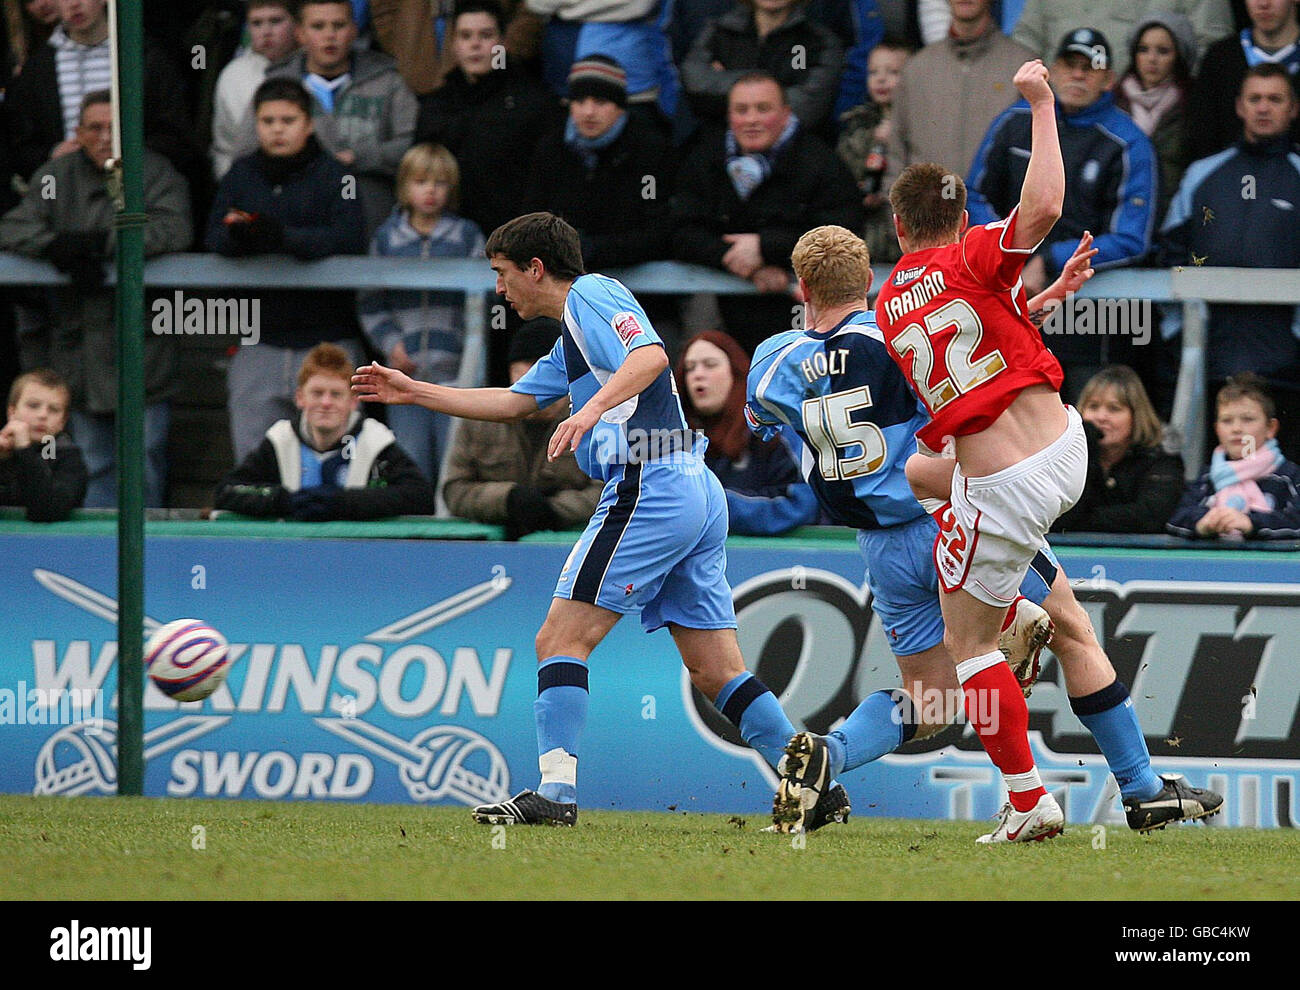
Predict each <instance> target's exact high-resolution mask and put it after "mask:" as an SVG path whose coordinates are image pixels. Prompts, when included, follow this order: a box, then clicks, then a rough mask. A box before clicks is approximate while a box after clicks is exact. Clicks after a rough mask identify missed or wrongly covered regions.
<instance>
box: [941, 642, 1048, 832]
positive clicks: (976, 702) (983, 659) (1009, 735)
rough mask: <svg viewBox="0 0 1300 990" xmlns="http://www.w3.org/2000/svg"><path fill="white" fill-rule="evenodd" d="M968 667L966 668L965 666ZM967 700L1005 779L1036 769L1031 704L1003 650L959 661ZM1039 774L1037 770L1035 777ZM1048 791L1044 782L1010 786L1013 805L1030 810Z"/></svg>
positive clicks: (969, 715) (972, 718) (969, 714)
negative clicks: (1031, 739) (1031, 744)
mask: <svg viewBox="0 0 1300 990" xmlns="http://www.w3.org/2000/svg"><path fill="white" fill-rule="evenodd" d="M963 668H965V669H963ZM957 679H958V680H959V681H960V682H961V686H962V695H963V697H964V699H965V703H966V718H967V719H968V720H969V721H970V723H971V725H973V726H975V732H976V734H977V735H978V736H979V741H980V743H981V745H983V747H984V749H985V750H986V751H987V752H988V754H989V759H991V760H992V761H993V765H994V766H996V767H997V768H998V769H999V770H1001V771H1002V776H1003V778H1004V779H1008V778H1011V777H1016V776H1019V775H1021V774H1027V773H1030V772H1031V771H1033V770H1034V756H1033V753H1031V752H1030V750H1029V736H1028V731H1029V707H1028V706H1027V705H1026V704H1025V696H1024V694H1023V693H1022V692H1021V690H1020V685H1019V684H1017V683H1016V677H1015V675H1014V674H1013V673H1011V668H1010V667H1008V666H1007V665H1006V662H1005V660H1004V659H1003V657H1002V654H1001V653H1000V652H999V653H989V654H986V655H985V656H980V657H971V658H970V659H969V660H963V661H962V662H961V663H959V664H958V665H957ZM1036 776H1037V775H1036V774H1035V775H1034V777H1036ZM1046 793H1047V791H1046V790H1045V789H1044V788H1043V786H1042V785H1041V784H1037V785H1036V786H1032V787H1030V789H1028V790H1010V789H1009V790H1008V797H1009V800H1010V801H1011V805H1012V807H1014V808H1015V809H1016V810H1017V811H1028V810H1029V809H1030V808H1032V807H1033V806H1034V805H1035V804H1037V803H1038V799H1039V798H1040V797H1042V796H1043V795H1044V794H1046Z"/></svg>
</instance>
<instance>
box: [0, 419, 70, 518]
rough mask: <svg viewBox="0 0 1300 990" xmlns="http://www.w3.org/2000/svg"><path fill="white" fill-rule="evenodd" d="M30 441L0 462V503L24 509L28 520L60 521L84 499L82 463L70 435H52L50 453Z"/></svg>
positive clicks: (35, 442)
mask: <svg viewBox="0 0 1300 990" xmlns="http://www.w3.org/2000/svg"><path fill="white" fill-rule="evenodd" d="M46 449H47V448H46V446H45V445H44V444H43V443H41V442H40V440H35V441H33V442H32V443H31V444H30V445H29V446H27V447H24V448H23V449H22V450H15V451H14V452H13V454H12V455H11V456H9V457H6V458H5V459H4V460H2V461H0V505H17V506H20V507H22V508H24V509H26V510H27V518H28V519H29V520H30V521H32V522H61V521H63V520H64V519H67V518H68V516H70V515H71V514H72V510H73V509H76V508H80V507H81V503H82V502H84V501H85V500H86V481H87V478H86V462H85V460H84V459H83V458H82V456H81V450H80V448H79V447H78V446H77V445H76V444H75V443H73V441H72V437H70V436H68V434H66V433H60V434H59V435H58V436H57V437H55V438H54V456H53V457H46V456H45V451H46Z"/></svg>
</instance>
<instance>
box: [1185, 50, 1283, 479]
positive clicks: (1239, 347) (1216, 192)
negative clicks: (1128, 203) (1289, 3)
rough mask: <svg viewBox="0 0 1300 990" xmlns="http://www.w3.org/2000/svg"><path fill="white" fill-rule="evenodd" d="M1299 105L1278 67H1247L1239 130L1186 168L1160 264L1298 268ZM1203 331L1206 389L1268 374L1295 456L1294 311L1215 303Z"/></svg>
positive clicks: (1239, 102)
mask: <svg viewBox="0 0 1300 990" xmlns="http://www.w3.org/2000/svg"><path fill="white" fill-rule="evenodd" d="M1298 108H1300V99H1297V97H1296V95H1295V92H1294V90H1293V89H1292V88H1291V84H1290V81H1289V80H1288V78H1287V72H1286V70H1285V69H1284V68H1283V67H1282V66H1280V65H1274V64H1272V63H1265V64H1263V65H1257V66H1255V67H1254V68H1252V69H1250V70H1248V71H1247V73H1246V78H1245V79H1244V80H1243V81H1242V84H1241V90H1240V92H1239V94H1238V97H1237V116H1238V118H1239V120H1240V122H1241V124H1242V126H1243V136H1242V138H1241V140H1239V141H1237V143H1236V144H1234V145H1233V146H1232V147H1231V148H1228V149H1227V150H1225V151H1220V152H1218V153H1217V154H1214V155H1211V156H1210V157H1208V158H1202V159H1200V160H1199V161H1195V162H1193V163H1192V164H1191V165H1189V166H1188V168H1187V172H1186V174H1184V176H1183V181H1182V183H1181V184H1180V185H1179V187H1178V192H1177V194H1176V195H1175V196H1174V199H1173V202H1172V203H1171V204H1170V206H1169V215H1168V216H1167V217H1166V218H1165V223H1164V227H1163V228H1161V246H1162V248H1163V251H1164V257H1163V261H1164V263H1165V264H1167V265H1186V264H1205V265H1213V266H1216V267H1239V268H1300V220H1298V219H1297V217H1296V212H1297V209H1300V154H1297V153H1296V150H1295V147H1294V146H1293V145H1292V144H1291V138H1290V134H1289V133H1288V130H1289V128H1290V127H1291V125H1292V122H1293V121H1295V119H1296V117H1297V109H1298ZM1181 326H1182V309H1181V307H1170V310H1169V312H1167V313H1166V317H1165V322H1164V325H1163V327H1162V330H1163V332H1164V333H1166V334H1167V335H1172V334H1174V333H1177V332H1178V330H1179V329H1180V328H1181ZM1207 331H1208V334H1209V339H1208V344H1209V346H1208V347H1207V348H1206V351H1205V353H1206V380H1207V382H1208V383H1209V386H1210V390H1211V391H1213V389H1214V388H1215V387H1217V386H1218V385H1219V384H1221V383H1222V382H1223V381H1224V380H1225V379H1226V378H1228V376H1229V375H1233V374H1236V373H1237V372H1241V371H1253V372H1256V373H1258V374H1261V375H1264V376H1265V377H1266V378H1267V379H1268V383H1269V387H1270V388H1271V389H1272V391H1273V395H1274V396H1275V398H1276V401H1277V403H1278V405H1279V407H1280V411H1281V414H1282V427H1283V430H1282V434H1283V436H1284V437H1285V438H1286V440H1285V441H1284V447H1285V448H1286V450H1287V453H1288V454H1289V455H1290V456H1292V457H1297V456H1300V429H1298V428H1297V427H1300V422H1296V423H1292V422H1290V421H1289V420H1290V418H1291V417H1293V416H1296V415H1297V414H1300V339H1297V338H1298V337H1300V308H1297V307H1295V306H1291V305H1280V306H1279V305H1271V306H1270V305H1264V304H1261V303H1256V302H1248V301H1242V302H1240V303H1215V304H1213V305H1212V306H1210V307H1209V320H1208V323H1207ZM1211 412H1212V410H1211Z"/></svg>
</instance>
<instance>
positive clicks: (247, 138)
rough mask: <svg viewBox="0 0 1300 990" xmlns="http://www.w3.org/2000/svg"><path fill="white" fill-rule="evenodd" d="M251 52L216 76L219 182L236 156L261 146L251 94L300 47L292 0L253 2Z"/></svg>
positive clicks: (215, 168)
mask: <svg viewBox="0 0 1300 990" xmlns="http://www.w3.org/2000/svg"><path fill="white" fill-rule="evenodd" d="M248 37H249V42H250V44H251V47H252V50H251V51H249V52H246V53H245V54H243V55H241V56H239V58H237V59H235V60H234V61H232V62H230V63H228V64H227V65H226V67H225V68H224V69H222V70H221V75H220V76H219V77H218V78H217V90H216V96H215V98H214V102H215V104H216V107H215V110H214V112H213V119H212V174H213V176H215V177H216V179H217V180H218V181H220V180H221V177H222V176H223V175H225V174H226V173H227V172H228V171H230V166H231V165H232V164H233V163H234V161H235V159H236V158H239V157H240V156H241V155H247V154H248V153H250V152H252V151H256V150H257V129H256V128H255V127H254V126H253V94H254V93H255V92H257V87H258V86H259V85H261V83H262V80H263V79H265V78H266V70H267V69H268V68H269V67H270V66H272V65H274V64H275V63H276V62H279V61H281V60H282V59H285V58H288V57H289V55H290V54H292V53H293V51H294V49H296V48H297V47H298V40H297V38H296V37H295V36H294V29H293V8H292V4H291V0H249V4H248Z"/></svg>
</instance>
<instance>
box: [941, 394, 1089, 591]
mask: <svg viewBox="0 0 1300 990" xmlns="http://www.w3.org/2000/svg"><path fill="white" fill-rule="evenodd" d="M1067 412H1068V414H1069V422H1068V423H1067V425H1066V427H1065V432H1064V433H1062V434H1061V435H1060V436H1059V437H1058V438H1057V439H1056V440H1054V441H1052V442H1051V443H1050V444H1048V445H1047V446H1046V447H1044V448H1043V449H1042V450H1040V451H1039V452H1038V453H1036V454H1034V455H1033V456H1032V457H1028V458H1026V459H1025V460H1023V461H1020V462H1019V463H1018V464H1013V465H1011V466H1010V467H1008V468H1004V469H1003V470H1001V471H998V472H997V473H996V474H990V475H985V476H984V477H981V478H968V477H966V476H965V475H964V474H962V470H961V465H960V464H959V465H957V468H956V470H955V471H953V475H952V501H951V502H950V503H949V504H948V505H947V506H945V507H944V508H943V509H942V510H940V512H939V513H938V514H936V517H935V518H936V519H937V520H938V521H939V538H938V539H937V540H936V541H935V544H934V563H935V566H936V568H937V569H938V571H939V583H940V585H941V586H942V587H943V590H944V591H946V592H951V591H956V590H957V589H958V588H964V589H965V590H966V591H968V592H969V593H970V594H972V595H973V596H974V597H976V598H978V599H979V600H980V601H982V602H984V603H985V604H988V605H993V606H995V607H1002V606H1007V605H1010V604H1011V603H1012V601H1014V600H1015V597H1016V595H1017V593H1018V592H1019V589H1020V582H1021V581H1022V580H1023V579H1024V576H1025V572H1026V571H1027V570H1028V568H1029V562H1030V561H1031V560H1033V557H1034V554H1035V553H1037V552H1038V550H1039V549H1040V548H1041V547H1042V546H1043V543H1044V542H1045V539H1046V536H1047V531H1048V530H1049V529H1050V528H1051V526H1052V523H1054V522H1055V521H1056V520H1057V518H1058V517H1059V516H1060V515H1061V514H1062V513H1064V512H1066V511H1067V510H1068V509H1069V508H1070V507H1071V506H1073V505H1074V503H1075V502H1077V501H1078V500H1079V497H1080V496H1081V495H1082V494H1083V485H1084V482H1085V480H1086V478H1087V473H1088V443H1087V439H1086V437H1085V436H1084V432H1083V419H1082V418H1081V417H1080V416H1079V413H1078V411H1077V410H1076V409H1075V408H1074V407H1073V406H1069V407H1067Z"/></svg>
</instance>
